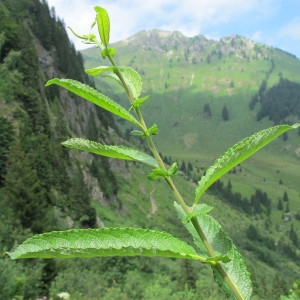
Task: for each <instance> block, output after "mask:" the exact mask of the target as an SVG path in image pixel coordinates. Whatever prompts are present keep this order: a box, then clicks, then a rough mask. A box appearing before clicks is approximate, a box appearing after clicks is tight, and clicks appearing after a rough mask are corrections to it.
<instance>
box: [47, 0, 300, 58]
mask: <svg viewBox="0 0 300 300" xmlns="http://www.w3.org/2000/svg"><path fill="white" fill-rule="evenodd" d="M48 4H49V7H54V8H55V12H56V15H57V16H58V17H59V18H60V19H63V20H64V23H65V25H66V26H70V27H71V28H72V29H73V30H74V31H75V32H76V33H78V34H89V33H90V32H91V30H90V27H91V24H92V22H93V20H94V19H95V11H94V7H95V6H101V7H103V8H105V9H106V10H107V12H108V14H109V16H110V21H111V42H117V41H120V40H123V39H126V38H128V37H130V36H132V35H134V34H135V33H137V32H139V31H141V30H144V29H162V30H168V31H174V30H177V31H180V32H181V33H183V34H184V35H185V36H188V37H193V36H195V35H198V34H203V35H204V36H205V37H206V38H209V39H213V40H218V39H220V38H222V37H227V36H230V35H233V34H237V35H240V36H243V37H245V38H248V39H250V40H253V41H255V42H259V43H263V44H267V45H269V46H272V47H277V48H280V49H282V50H285V51H287V52H289V53H291V54H294V55H296V56H297V57H298V58H300V0H97V1H95V0H48ZM68 33H69V37H70V39H71V40H72V41H73V43H74V45H75V47H76V49H77V50H82V49H85V48H87V47H91V45H86V44H83V43H82V42H81V41H80V40H78V39H77V38H74V36H73V35H72V34H71V32H70V31H69V30H68Z"/></svg>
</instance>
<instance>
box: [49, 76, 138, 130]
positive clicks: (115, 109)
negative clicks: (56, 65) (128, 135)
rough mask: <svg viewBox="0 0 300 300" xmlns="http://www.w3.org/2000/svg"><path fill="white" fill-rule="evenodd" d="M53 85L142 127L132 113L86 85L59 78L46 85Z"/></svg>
mask: <svg viewBox="0 0 300 300" xmlns="http://www.w3.org/2000/svg"><path fill="white" fill-rule="evenodd" d="M51 84H57V85H59V86H61V87H63V88H65V89H67V90H68V91H70V92H72V93H74V94H76V95H78V96H80V97H82V98H84V99H86V100H88V101H90V102H92V103H94V104H96V105H98V106H100V107H102V108H103V109H105V110H107V111H109V112H111V113H113V114H115V115H117V116H119V117H121V118H123V119H125V120H127V121H129V122H131V123H133V124H135V125H137V126H139V127H141V125H140V123H139V121H138V120H137V119H136V118H135V117H134V116H133V115H132V114H131V113H130V112H128V110H126V109H125V108H124V107H122V106H121V105H119V104H118V103H116V102H115V101H113V100H112V99H110V98H108V97H107V96H105V95H103V94H102V93H100V92H98V91H97V90H95V89H93V88H92V87H90V86H88V85H86V84H83V83H81V82H79V81H76V80H73V79H59V78H53V79H51V80H49V81H48V82H47V83H46V86H49V85H51Z"/></svg>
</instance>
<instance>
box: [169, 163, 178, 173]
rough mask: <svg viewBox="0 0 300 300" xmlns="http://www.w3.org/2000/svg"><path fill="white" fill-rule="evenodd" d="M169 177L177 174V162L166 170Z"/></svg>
mask: <svg viewBox="0 0 300 300" xmlns="http://www.w3.org/2000/svg"><path fill="white" fill-rule="evenodd" d="M168 174H169V176H175V175H177V174H178V165H177V162H173V164H172V165H171V167H170V168H169V169H168Z"/></svg>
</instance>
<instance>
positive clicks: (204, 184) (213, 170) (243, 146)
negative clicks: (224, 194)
mask: <svg viewBox="0 0 300 300" xmlns="http://www.w3.org/2000/svg"><path fill="white" fill-rule="evenodd" d="M299 126H300V124H295V125H293V126H290V125H278V126H274V127H271V128H268V129H265V130H262V131H259V132H257V133H255V134H253V135H252V136H250V137H247V138H245V139H243V140H242V141H240V142H239V143H237V144H235V145H234V146H233V147H231V148H230V149H228V150H227V151H226V152H225V153H224V155H223V156H221V157H219V158H218V159H217V160H216V161H215V163H214V165H213V166H211V167H209V168H208V170H207V171H206V174H205V176H203V177H202V178H201V180H200V181H199V182H198V187H197V188H196V196H195V200H194V204H196V203H197V202H198V201H199V199H200V197H201V196H202V195H203V193H204V192H205V191H206V190H207V189H208V188H209V187H210V186H211V185H212V184H213V183H214V182H216V181H217V180H218V179H219V178H220V177H221V176H223V175H224V174H225V173H227V172H228V171H229V170H230V169H232V168H233V167H235V166H237V165H238V164H240V163H241V162H242V161H243V160H245V159H246V158H248V157H249V156H251V155H253V154H254V153H255V152H257V151H258V150H259V149H261V148H263V147H264V146H266V145H267V144H269V143H270V142H272V141H273V140H274V139H276V138H277V137H278V136H280V135H281V134H283V133H284V132H286V131H288V130H291V129H295V128H298V127H299Z"/></svg>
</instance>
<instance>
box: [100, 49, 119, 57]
mask: <svg viewBox="0 0 300 300" xmlns="http://www.w3.org/2000/svg"><path fill="white" fill-rule="evenodd" d="M115 54H116V49H115V48H105V49H103V50H102V51H101V56H102V58H103V59H104V58H105V57H107V56H110V57H114V56H115Z"/></svg>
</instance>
